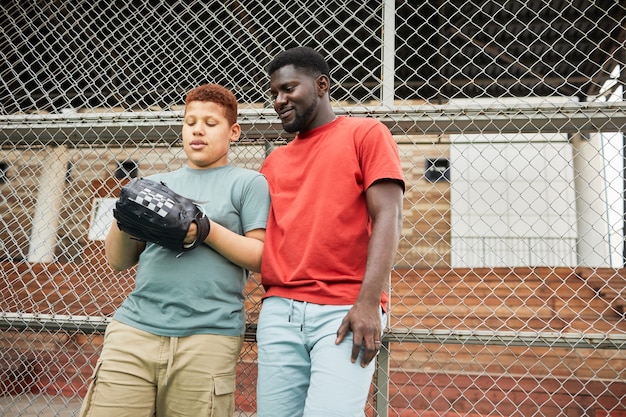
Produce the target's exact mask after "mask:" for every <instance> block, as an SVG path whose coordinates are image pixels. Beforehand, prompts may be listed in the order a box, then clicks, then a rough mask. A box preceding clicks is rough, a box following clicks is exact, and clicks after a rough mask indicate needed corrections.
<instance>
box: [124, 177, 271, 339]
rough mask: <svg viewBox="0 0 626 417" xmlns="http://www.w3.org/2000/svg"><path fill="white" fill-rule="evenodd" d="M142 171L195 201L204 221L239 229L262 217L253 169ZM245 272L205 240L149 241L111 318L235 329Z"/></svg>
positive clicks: (153, 328)
mask: <svg viewBox="0 0 626 417" xmlns="http://www.w3.org/2000/svg"><path fill="white" fill-rule="evenodd" d="M149 178H150V179H152V180H155V181H163V182H164V183H165V184H166V185H167V186H168V187H170V188H171V189H172V190H174V191H175V192H177V193H179V194H181V195H183V196H185V197H188V198H191V199H193V200H195V201H198V202H200V203H201V206H202V207H203V208H204V210H205V211H206V214H207V216H208V217H209V218H210V219H211V220H213V221H215V222H216V223H219V224H221V225H222V226H224V227H226V228H228V229H230V230H232V231H233V232H235V233H238V234H240V235H243V234H244V233H246V232H248V231H250V230H254V229H264V228H265V226H266V224H267V214H268V210H269V205H270V198H269V192H268V187H267V181H266V180H265V177H264V176H263V175H261V174H259V173H258V172H256V171H252V170H248V169H244V168H238V167H234V166H231V165H225V166H222V167H218V168H212V169H206V170H204V169H203V170H198V169H191V168H188V167H184V168H181V169H179V170H177V171H172V172H168V173H163V174H156V175H152V176H150V177H149ZM246 278H247V273H246V271H245V270H244V269H243V268H241V267H239V266H237V265H235V264H233V263H231V262H230V261H228V260H227V259H226V258H224V257H223V256H221V255H220V254H219V253H217V252H216V251H214V250H213V249H211V248H210V247H209V246H208V245H206V244H202V245H200V246H199V247H197V248H195V249H193V250H191V251H186V252H177V251H173V250H169V249H165V248H163V247H161V246H159V245H156V244H152V243H148V244H147V245H146V249H145V250H144V251H143V253H142V254H141V255H140V257H139V264H138V267H137V276H136V280H135V289H134V290H133V291H132V292H131V293H130V294H129V296H128V297H127V298H126V299H125V300H124V302H123V303H122V305H121V306H120V308H119V309H118V310H117V311H116V312H115V314H114V316H113V317H114V319H116V320H119V321H121V322H123V323H126V324H128V325H129V326H132V327H135V328H137V329H140V330H143V331H146V332H150V333H153V334H157V335H160V336H176V337H182V336H188V335H192V334H219V335H228V336H238V335H241V334H243V332H244V331H245V310H244V304H243V302H244V299H243V294H242V293H243V289H244V286H245V283H246Z"/></svg>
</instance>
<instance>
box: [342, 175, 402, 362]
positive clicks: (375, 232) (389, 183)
mask: <svg viewBox="0 0 626 417" xmlns="http://www.w3.org/2000/svg"><path fill="white" fill-rule="evenodd" d="M402 194H403V189H402V186H401V185H400V183H399V182H397V181H394V180H379V181H377V182H375V183H374V184H372V185H371V186H370V187H369V188H368V189H367V190H366V192H365V197H366V200H367V207H368V210H369V214H370V217H371V218H372V236H371V237H370V242H369V246H368V250H367V264H366V269H365V275H364V277H363V284H362V285H361V290H360V292H359V295H358V297H357V300H356V302H355V303H354V305H353V306H352V308H351V309H350V311H349V312H348V314H347V315H346V317H345V318H344V319H343V322H342V323H341V326H340V327H339V330H338V331H337V340H336V343H341V341H342V340H343V339H344V337H345V335H346V334H347V333H348V332H349V331H350V330H351V331H352V334H353V345H352V357H351V360H352V362H356V360H357V357H358V355H359V352H360V351H361V347H362V346H363V345H364V346H365V350H364V354H363V359H362V361H361V366H363V367H365V366H367V365H368V364H369V363H370V362H371V361H372V359H374V358H375V357H376V353H377V352H378V349H380V336H381V333H382V329H381V325H380V299H381V296H382V293H383V291H384V289H385V285H386V284H387V282H388V280H389V273H390V271H391V268H392V266H393V260H394V257H395V255H396V250H397V249H398V241H399V240H400V233H401V230H402ZM377 342H378V343H377Z"/></svg>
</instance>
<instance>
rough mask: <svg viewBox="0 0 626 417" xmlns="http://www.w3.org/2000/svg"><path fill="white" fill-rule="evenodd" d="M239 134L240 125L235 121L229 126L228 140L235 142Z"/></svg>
mask: <svg viewBox="0 0 626 417" xmlns="http://www.w3.org/2000/svg"><path fill="white" fill-rule="evenodd" d="M240 136H241V125H240V124H239V123H235V124H233V125H232V126H231V127H230V141H231V142H237V141H238V140H239V137H240Z"/></svg>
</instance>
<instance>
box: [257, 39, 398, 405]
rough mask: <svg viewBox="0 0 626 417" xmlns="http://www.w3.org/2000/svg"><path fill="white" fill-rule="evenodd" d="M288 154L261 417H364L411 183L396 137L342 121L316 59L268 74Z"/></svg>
mask: <svg viewBox="0 0 626 417" xmlns="http://www.w3.org/2000/svg"><path fill="white" fill-rule="evenodd" d="M268 74H269V75H270V78H271V80H270V90H271V94H272V98H273V100H274V110H275V111H276V113H277V114H278V116H279V117H280V119H281V122H282V124H283V128H284V129H285V130H286V131H287V132H297V136H296V137H295V139H294V140H293V141H292V142H290V143H289V144H288V145H286V146H284V147H281V148H278V149H276V150H274V151H273V152H272V154H271V155H269V156H268V158H267V159H266V161H265V162H264V164H263V166H262V168H261V172H262V173H263V174H264V175H265V176H266V177H267V180H268V184H269V189H270V196H271V208H270V214H269V218H268V225H267V232H266V239H265V245H264V250H263V258H262V266H261V273H262V283H263V286H264V287H265V290H266V294H265V297H264V300H263V306H262V308H261V313H260V317H259V323H258V329H257V340H258V349H259V364H258V365H259V376H258V384H257V405H258V410H257V413H258V416H259V417H269V416H271V417H281V416H285V417H297V416H306V417H312V416H324V417H328V416H360V415H364V413H363V410H364V406H365V402H366V400H367V394H368V392H369V387H370V384H371V379H372V375H373V372H374V361H373V359H374V358H375V357H376V354H377V353H378V351H379V349H380V346H381V344H380V339H381V335H382V329H383V327H384V326H385V324H386V308H387V294H386V293H385V291H384V288H385V286H386V284H387V282H388V280H389V274H390V270H391V268H392V264H393V260H394V257H395V254H396V250H397V245H398V240H399V237H400V229H401V224H402V194H403V191H404V180H403V175H402V169H401V165H400V157H399V154H398V149H397V146H396V144H395V142H394V140H393V137H392V136H391V133H390V132H389V130H388V129H387V128H386V127H385V126H384V125H383V124H382V123H380V122H379V121H378V120H376V119H372V118H355V117H337V116H336V115H335V113H334V111H333V109H332V106H331V104H330V95H329V89H330V71H329V68H328V64H327V63H326V61H325V60H324V58H323V57H322V56H321V55H320V54H318V53H317V52H315V51H314V50H313V49H311V48H306V47H298V48H293V49H289V50H286V51H284V52H282V53H280V54H278V55H277V56H276V57H275V58H274V59H273V60H272V62H271V63H270V65H269V67H268Z"/></svg>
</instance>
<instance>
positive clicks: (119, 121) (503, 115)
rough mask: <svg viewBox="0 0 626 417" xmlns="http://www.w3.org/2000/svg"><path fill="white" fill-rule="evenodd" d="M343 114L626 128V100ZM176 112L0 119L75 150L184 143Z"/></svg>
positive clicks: (394, 122)
mask: <svg viewBox="0 0 626 417" xmlns="http://www.w3.org/2000/svg"><path fill="white" fill-rule="evenodd" d="M335 111H336V113H337V114H339V115H352V116H356V117H372V118H377V119H379V120H380V121H381V122H383V123H384V124H385V125H387V127H389V129H390V130H391V132H392V133H393V134H394V135H398V136H408V135H445V134H477V133H482V134H488V133H537V132H544V133H590V132H619V131H623V129H624V127H626V102H616V103H595V102H594V103H568V104H554V105H550V104H545V105H544V104H542V105H541V106H534V105H525V104H524V103H523V99H522V98H520V104H519V105H516V106H509V105H506V106H505V105H501V106H500V105H497V104H496V105H494V104H491V105H489V106H487V107H485V106H478V105H464V106H455V105H417V106H396V107H393V108H385V107H379V106H346V107H336V108H335ZM182 117H183V114H182V112H180V111H177V112H123V113H74V114H40V115H32V114H28V115H5V116H0V146H2V147H7V146H33V145H53V144H66V145H68V144H73V145H75V146H86V145H98V144H99V145H102V146H104V145H108V146H123V145H124V144H126V143H131V142H132V143H133V144H136V143H141V142H146V143H155V142H157V143H158V142H166V143H171V142H175V141H177V140H179V139H180V130H181V124H182ZM239 122H240V124H241V125H242V131H243V137H242V141H244V142H245V141H252V142H254V141H258V140H275V139H286V138H288V137H289V135H288V134H285V133H284V131H283V130H282V125H281V123H280V120H279V119H277V117H276V114H275V112H274V110H272V109H242V110H241V111H240V112H239Z"/></svg>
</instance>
